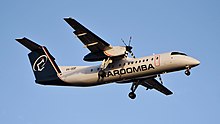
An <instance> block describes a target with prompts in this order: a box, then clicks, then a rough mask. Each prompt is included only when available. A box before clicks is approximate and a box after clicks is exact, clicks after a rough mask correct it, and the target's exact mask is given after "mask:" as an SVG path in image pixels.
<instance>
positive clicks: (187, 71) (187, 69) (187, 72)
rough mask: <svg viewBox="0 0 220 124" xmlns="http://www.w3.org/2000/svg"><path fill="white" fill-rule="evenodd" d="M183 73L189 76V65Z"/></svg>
mask: <svg viewBox="0 0 220 124" xmlns="http://www.w3.org/2000/svg"><path fill="white" fill-rule="evenodd" d="M185 74H186V75H187V76H189V75H190V74H191V73H190V67H189V66H186V71H185Z"/></svg>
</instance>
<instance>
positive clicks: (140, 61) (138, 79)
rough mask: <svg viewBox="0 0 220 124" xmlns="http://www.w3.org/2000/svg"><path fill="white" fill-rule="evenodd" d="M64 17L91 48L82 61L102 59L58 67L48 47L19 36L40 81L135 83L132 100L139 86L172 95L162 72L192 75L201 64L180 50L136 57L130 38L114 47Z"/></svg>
mask: <svg viewBox="0 0 220 124" xmlns="http://www.w3.org/2000/svg"><path fill="white" fill-rule="evenodd" d="M64 20H65V21H66V22H67V23H68V24H69V25H70V26H71V27H72V28H73V29H74V32H73V33H74V34H75V35H76V37H78V38H79V40H81V42H82V43H83V44H84V47H85V48H88V49H89V51H90V52H89V53H88V54H87V55H85V56H84V58H83V60H84V61H87V62H96V61H102V62H100V64H99V65H93V66H58V65H57V64H56V62H55V58H54V57H53V56H52V55H51V54H50V52H49V51H48V49H47V48H46V47H45V46H42V45H39V44H37V43H35V42H33V41H31V40H29V39H28V38H26V37H23V38H18V39H16V41H18V42H19V43H21V44H22V45H23V46H25V47H26V48H28V49H29V50H30V51H31V52H30V53H29V54H28V56H29V60H30V63H31V65H32V70H33V72H34V75H35V78H36V80H35V82H36V83H37V84H41V85H54V86H78V87H89V86H97V85H103V84H109V83H114V82H116V83H118V84H126V83H132V85H131V88H130V90H131V92H129V94H128V96H129V97H130V98H131V99H135V98H136V94H135V91H136V89H137V88H138V86H140V85H141V86H143V87H145V88H146V89H147V90H148V89H155V90H157V91H159V92H161V93H163V94H165V95H171V94H173V92H172V91H170V90H169V89H168V88H166V87H165V86H164V85H163V81H162V79H161V74H165V73H170V72H175V71H181V70H185V74H186V75H187V76H189V75H190V69H192V68H193V67H196V66H198V65H199V64H200V61H199V60H197V59H195V58H193V57H190V56H188V55H187V54H185V53H183V52H178V51H172V52H167V53H161V54H154V55H151V56H145V57H141V58H136V57H135V56H134V54H133V52H132V46H131V45H130V42H131V38H130V40H129V44H128V45H127V44H126V43H125V42H124V41H123V40H122V41H123V43H124V44H125V46H112V45H110V44H109V43H107V42H106V41H104V40H103V39H101V38H100V37H98V36H97V35H96V34H94V33H93V32H91V31H90V30H89V29H87V28H86V27H84V26H83V25H82V24H80V23H79V22H78V21H76V20H75V19H73V18H71V17H67V18H64ZM129 53H130V54H131V55H130V56H131V57H129V56H128V54H129ZM158 79H159V81H158Z"/></svg>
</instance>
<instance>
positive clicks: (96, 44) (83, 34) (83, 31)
mask: <svg viewBox="0 0 220 124" xmlns="http://www.w3.org/2000/svg"><path fill="white" fill-rule="evenodd" d="M64 20H65V21H66V22H67V23H68V24H69V25H70V26H71V27H72V28H73V29H74V30H75V31H74V32H73V33H74V34H75V35H76V36H77V37H78V38H79V39H80V40H81V41H82V42H83V44H84V45H85V47H86V48H88V49H89V50H90V51H91V53H96V52H101V51H104V50H106V49H107V48H108V47H109V46H110V44H108V43H107V42H105V41H104V40H102V39H101V38H100V37H98V36H97V35H95V34H94V33H92V32H91V31H90V30H88V29H87V28H86V27H84V26H83V25H81V24H80V23H79V22H77V21H76V20H75V19H72V18H64Z"/></svg>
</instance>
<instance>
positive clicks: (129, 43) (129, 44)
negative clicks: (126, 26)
mask: <svg viewBox="0 0 220 124" xmlns="http://www.w3.org/2000/svg"><path fill="white" fill-rule="evenodd" d="M131 38H132V37H131V36H130V39H129V42H128V46H131Z"/></svg>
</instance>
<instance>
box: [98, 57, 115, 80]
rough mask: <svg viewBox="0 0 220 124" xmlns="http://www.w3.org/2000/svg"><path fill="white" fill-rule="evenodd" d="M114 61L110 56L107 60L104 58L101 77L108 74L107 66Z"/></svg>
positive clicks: (99, 73)
mask: <svg viewBox="0 0 220 124" xmlns="http://www.w3.org/2000/svg"><path fill="white" fill-rule="evenodd" d="M110 63H112V60H111V59H110V58H108V59H107V60H105V59H104V60H103V61H102V64H101V67H100V68H101V69H100V71H99V72H98V76H99V77H101V78H104V77H105V76H106V72H105V69H106V68H107V66H108V65H109V64H110Z"/></svg>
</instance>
